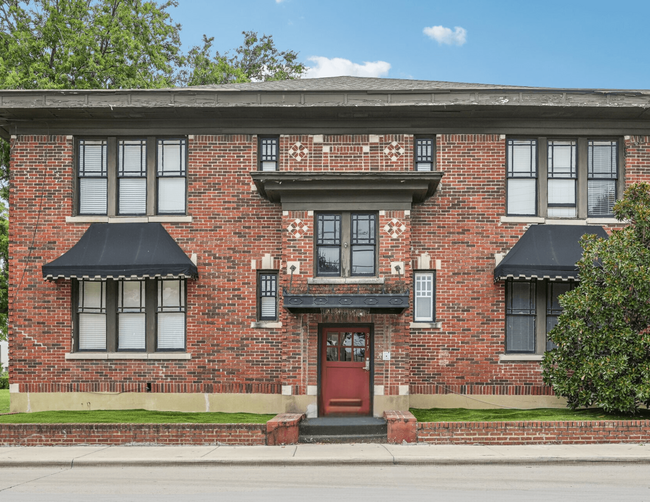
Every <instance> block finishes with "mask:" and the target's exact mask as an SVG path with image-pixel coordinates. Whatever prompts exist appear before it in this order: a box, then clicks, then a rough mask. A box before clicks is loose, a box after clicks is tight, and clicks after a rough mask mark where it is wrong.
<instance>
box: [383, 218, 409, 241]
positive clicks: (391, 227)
mask: <svg viewBox="0 0 650 502" xmlns="http://www.w3.org/2000/svg"><path fill="white" fill-rule="evenodd" d="M405 230H406V225H404V223H402V222H401V221H399V220H398V219H396V218H393V219H392V220H390V222H388V223H386V225H384V232H386V233H387V234H388V235H390V236H391V237H392V238H393V239H397V238H398V237H399V236H400V235H402V234H403V233H404V231H405Z"/></svg>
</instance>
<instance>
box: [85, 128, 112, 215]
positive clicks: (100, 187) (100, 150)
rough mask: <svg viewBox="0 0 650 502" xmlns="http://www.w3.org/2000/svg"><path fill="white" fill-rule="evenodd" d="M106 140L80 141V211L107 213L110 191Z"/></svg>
mask: <svg viewBox="0 0 650 502" xmlns="http://www.w3.org/2000/svg"><path fill="white" fill-rule="evenodd" d="M106 151H107V142H106V140H80V141H79V213H80V214H106V211H107V208H108V205H107V193H108V179H107V176H108V169H107V157H106Z"/></svg>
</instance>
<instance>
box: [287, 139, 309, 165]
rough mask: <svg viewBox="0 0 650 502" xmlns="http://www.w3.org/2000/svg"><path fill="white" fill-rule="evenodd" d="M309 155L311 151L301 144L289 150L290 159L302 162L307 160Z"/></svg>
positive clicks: (298, 143) (296, 144)
mask: <svg viewBox="0 0 650 502" xmlns="http://www.w3.org/2000/svg"><path fill="white" fill-rule="evenodd" d="M308 155H309V150H308V149H307V147H306V146H305V145H303V144H302V143H300V142H297V143H295V144H294V145H293V146H292V147H291V148H289V157H291V158H292V159H294V160H297V161H298V162H300V161H301V160H303V159H306V158H307V156H308Z"/></svg>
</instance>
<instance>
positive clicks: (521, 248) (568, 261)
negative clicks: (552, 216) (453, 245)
mask: <svg viewBox="0 0 650 502" xmlns="http://www.w3.org/2000/svg"><path fill="white" fill-rule="evenodd" d="M584 234H595V235H597V236H599V237H605V238H607V232H605V230H604V229H603V227H597V226H587V225H533V226H531V227H530V228H529V229H528V230H526V233H524V235H523V236H522V237H521V239H519V241H517V243H516V244H515V245H514V246H513V248H512V249H511V250H510V251H509V252H508V254H507V255H506V256H505V258H504V259H503V260H502V261H501V263H499V265H497V267H496V268H495V269H494V280H495V281H500V280H504V279H507V278H509V277H512V278H515V279H551V280H564V281H566V280H576V279H578V267H577V266H576V263H577V262H578V260H579V259H580V258H581V256H582V246H581V245H580V238H581V237H582V236H583V235H584Z"/></svg>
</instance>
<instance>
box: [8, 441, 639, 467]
mask: <svg viewBox="0 0 650 502" xmlns="http://www.w3.org/2000/svg"><path fill="white" fill-rule="evenodd" d="M596 462H598V463H602V462H611V463H623V462H627V463H639V464H650V445H645V444H591V445H517V446H481V445H476V446H467V445H457V446H456V445H427V444H415V445H407V444H401V445H390V444H299V445H289V446H141V445H133V446H27V447H21V446H4V447H0V469H1V468H8V467H84V466H86V467H98V466H152V467H153V466H184V465H187V466H216V465H227V466H236V465H268V466H272V465H276V466H277V465H279V466H288V465H306V466H309V465H463V464H465V465H472V464H475V465H485V464H551V463H560V464H561V463H564V464H581V463H596Z"/></svg>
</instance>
